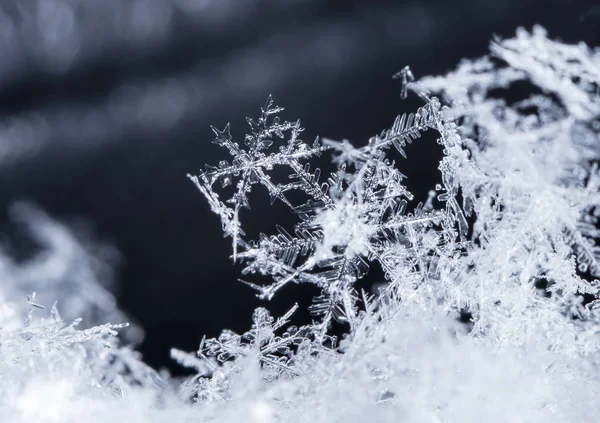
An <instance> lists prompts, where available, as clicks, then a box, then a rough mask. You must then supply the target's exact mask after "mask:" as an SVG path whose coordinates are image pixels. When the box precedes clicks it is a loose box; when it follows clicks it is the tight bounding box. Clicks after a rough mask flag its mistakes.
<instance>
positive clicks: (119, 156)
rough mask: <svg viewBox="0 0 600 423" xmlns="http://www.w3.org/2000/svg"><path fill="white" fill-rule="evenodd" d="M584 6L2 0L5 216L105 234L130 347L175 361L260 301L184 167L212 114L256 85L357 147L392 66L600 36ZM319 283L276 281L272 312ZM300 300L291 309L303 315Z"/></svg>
mask: <svg viewBox="0 0 600 423" xmlns="http://www.w3.org/2000/svg"><path fill="white" fill-rule="evenodd" d="M595 4H597V3H593V2H588V3H584V2H574V1H551V0H541V1H523V0H504V1H499V0H465V1H462V2H442V1H440V2H433V1H374V0H371V1H368V0H363V1H316V0H315V1H310V0H270V1H269V0H156V1H152V0H127V1H126V0H110V1H107V0H87V1H85V2H83V1H69V0H44V1H31V2H22V1H19V0H7V1H4V2H3V3H2V5H0V184H2V185H1V186H2V189H1V190H0V223H1V224H2V225H5V224H6V221H7V220H6V219H7V215H6V212H5V211H6V210H7V208H8V206H9V204H10V203H12V202H13V201H15V200H19V199H27V200H31V201H33V202H35V203H37V204H39V205H40V206H41V207H42V208H44V209H45V210H46V211H47V212H48V213H49V214H50V215H52V216H54V217H57V218H58V219H59V220H62V221H65V222H69V221H70V220H71V219H73V218H74V217H76V216H83V217H85V218H87V219H89V220H90V221H91V222H93V223H94V224H95V230H96V233H98V234H99V236H100V238H101V239H103V240H107V241H110V242H112V243H114V244H115V245H116V247H117V248H118V249H119V251H120V252H121V254H122V257H123V260H122V263H121V266H120V268H119V272H118V276H119V281H120V283H119V291H118V292H117V295H118V298H119V302H120V304H121V306H122V307H123V308H124V309H125V310H126V311H127V312H128V313H129V314H130V315H132V316H133V317H134V318H135V319H137V321H138V322H139V323H140V324H141V325H142V327H143V328H144V329H145V330H146V340H145V342H144V343H143V344H142V345H141V347H140V349H141V351H142V352H143V354H144V356H145V357H146V359H147V361H148V362H149V363H151V364H152V365H154V366H157V367H160V366H165V365H168V366H171V365H170V364H169V359H168V351H169V348H170V347H171V346H175V347H178V348H182V349H186V350H194V349H195V348H197V345H198V342H199V340H200V338H201V336H202V335H203V334H206V335H208V336H216V335H218V333H219V332H220V330H221V329H223V328H229V329H233V330H236V331H244V330H246V329H247V328H248V327H249V325H250V316H251V313H252V310H253V309H254V308H255V307H256V306H258V305H260V304H263V303H262V302H261V301H259V300H258V299H256V298H254V296H253V295H254V294H253V292H252V290H251V289H250V288H248V287H247V286H245V285H243V284H241V283H239V282H237V279H238V277H239V276H240V275H239V270H240V267H239V266H233V265H232V262H231V260H230V259H229V254H230V250H231V246H230V241H229V240H227V239H223V238H222V236H221V230H220V229H221V228H220V222H219V219H218V217H217V216H216V215H213V214H211V213H210V211H209V209H208V206H207V203H206V201H205V200H204V198H203V197H202V196H201V194H200V193H199V192H198V191H197V190H196V189H195V187H194V186H193V185H192V184H191V183H190V182H189V181H188V180H187V178H186V177H185V175H186V174H187V173H194V172H196V171H197V170H198V169H200V168H203V167H204V164H206V163H210V164H217V163H218V161H219V160H222V159H229V158H228V157H227V155H226V152H225V151H219V148H218V147H217V146H215V145H213V144H211V142H210V141H211V139H212V133H211V131H210V129H209V125H210V124H214V125H215V126H217V127H223V126H224V125H225V124H226V123H227V122H231V124H232V132H233V134H234V135H237V136H238V137H241V136H243V134H244V131H245V121H244V117H245V116H256V115H257V114H258V112H259V107H260V106H262V105H263V104H264V101H265V99H266V98H267V95H268V94H273V96H274V98H275V100H276V101H277V103H278V104H280V105H282V106H285V107H286V111H285V112H284V113H283V117H284V118H287V119H290V120H292V119H296V118H301V119H302V122H303V126H304V127H305V128H306V131H305V133H304V135H305V139H312V138H314V137H315V136H317V135H322V136H326V137H329V138H333V139H343V138H347V139H349V140H350V141H352V142H354V143H363V142H365V141H366V139H367V138H368V137H369V136H371V135H374V134H375V133H377V132H379V131H380V130H382V129H384V128H386V127H389V126H390V125H391V123H392V122H393V120H394V118H395V116H396V114H398V113H400V112H405V111H411V110H414V108H416V107H417V106H419V102H418V100H417V99H414V98H412V99H409V100H406V101H401V100H400V97H399V88H400V85H399V83H398V81H394V80H393V79H392V75H393V74H394V73H396V72H397V71H399V70H400V69H401V68H402V67H404V66H405V65H410V66H411V68H412V70H413V72H414V73H415V75H416V76H417V77H419V76H423V75H427V74H440V73H444V72H446V71H448V70H450V69H452V68H454V67H455V65H456V64H457V63H458V62H459V60H460V59H461V58H463V57H477V56H481V55H483V54H485V53H486V52H487V48H488V44H489V41H490V39H491V38H492V36H493V35H494V34H497V35H500V36H502V37H510V36H512V35H513V34H514V32H515V29H516V28H517V27H518V26H524V27H526V28H528V29H531V27H532V26H533V25H534V24H536V23H539V24H542V25H543V26H545V27H546V28H547V29H548V31H549V35H550V36H551V37H552V38H555V37H558V38H562V39H563V40H566V41H569V42H577V41H580V40H583V41H585V42H587V43H588V44H590V45H598V44H599V43H598V38H599V35H600V8H599V7H598V6H597V5H595ZM437 147H438V146H437V145H436V144H435V142H433V141H432V140H428V139H425V140H423V141H422V142H420V143H418V144H417V145H413V146H411V147H410V149H409V150H408V154H409V159H407V160H404V161H403V162H402V164H401V165H402V170H403V172H404V173H406V174H407V175H408V176H409V182H408V185H409V188H411V189H413V191H414V192H415V194H416V198H417V199H418V200H423V199H424V198H425V196H426V193H427V190H428V189H429V188H431V187H432V186H433V184H435V182H436V179H435V176H436V175H437V173H436V168H437V160H438V159H439V157H440V151H438V148H437ZM261 198H262V197H260V196H259V197H258V199H257V201H258V202H259V203H258V204H256V206H255V207H254V208H253V211H252V213H250V214H247V215H246V216H247V217H246V216H245V219H244V220H245V221H246V222H247V223H248V225H249V227H250V230H251V232H252V231H254V232H257V231H259V230H264V231H267V232H268V233H269V232H271V233H272V231H273V225H272V222H275V221H282V222H284V223H287V224H290V223H292V221H291V220H290V219H289V218H288V217H287V216H280V211H281V210H282V209H278V208H277V207H275V208H273V209H269V208H268V207H265V206H264V205H263V206H261V205H260V201H261ZM315 294H316V292H315V290H313V289H312V288H310V287H304V286H301V287H290V288H289V289H286V290H283V292H282V293H281V295H280V296H279V297H277V298H276V299H275V300H274V301H273V302H272V304H270V305H269V308H270V309H271V310H272V311H273V313H274V314H276V315H277V314H281V313H282V312H284V311H285V310H286V309H288V308H289V307H291V305H292V304H293V303H294V302H295V301H298V302H299V303H300V304H301V306H303V308H305V307H306V305H307V304H308V303H309V302H310V299H311V297H312V296H313V295H315ZM306 318H307V317H306V314H305V313H304V312H299V313H298V316H297V319H299V320H300V321H302V319H306Z"/></svg>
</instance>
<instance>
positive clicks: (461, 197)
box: [0, 27, 600, 423]
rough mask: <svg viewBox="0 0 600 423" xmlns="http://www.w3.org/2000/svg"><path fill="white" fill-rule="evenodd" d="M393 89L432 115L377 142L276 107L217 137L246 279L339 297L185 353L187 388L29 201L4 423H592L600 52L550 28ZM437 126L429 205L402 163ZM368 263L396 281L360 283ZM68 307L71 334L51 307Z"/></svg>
mask: <svg viewBox="0 0 600 423" xmlns="http://www.w3.org/2000/svg"><path fill="white" fill-rule="evenodd" d="M397 77H398V78H400V79H401V80H402V82H403V84H404V86H403V89H402V93H401V95H402V97H406V96H407V95H418V96H419V97H420V98H421V99H422V100H423V106H422V107H421V108H420V109H418V110H417V111H415V112H414V113H413V114H407V115H401V116H399V117H398V118H397V119H396V120H395V121H394V122H393V124H392V126H391V127H390V129H387V130H384V131H383V132H381V133H380V134H379V135H376V136H374V137H372V138H371V139H369V140H368V142H367V143H366V144H365V145H363V146H358V147H355V146H353V145H351V144H350V143H349V142H348V141H345V140H343V141H334V140H327V139H325V140H316V141H314V142H311V143H309V142H306V141H304V140H303V139H302V138H301V134H302V131H303V128H302V127H301V124H300V121H286V120H283V119H282V118H281V117H280V115H281V114H282V112H283V109H282V108H281V107H278V106H276V105H275V103H274V101H273V100H272V99H271V98H269V99H268V101H267V103H266V104H265V106H264V107H263V108H262V110H261V113H260V115H259V117H258V118H257V119H247V122H248V124H249V127H250V131H249V133H248V134H247V135H246V136H245V138H244V139H243V140H241V141H237V140H235V139H234V138H233V137H232V135H231V132H230V127H229V125H227V126H226V127H225V128H224V129H222V130H221V129H217V128H213V132H214V135H215V138H214V141H213V142H214V143H216V144H218V145H219V146H221V147H223V148H224V149H225V150H226V151H227V153H229V155H230V156H231V158H230V160H229V161H225V160H223V161H221V162H220V163H218V165H217V166H207V167H206V170H205V171H203V172H200V173H199V174H198V175H196V176H190V179H191V180H192V181H193V183H194V184H195V185H196V186H197V187H198V189H199V190H200V192H201V193H202V194H203V195H204V196H205V197H206V199H207V200H208V203H209V205H210V207H211V208H212V210H213V211H214V212H215V213H216V214H218V215H219V217H220V219H221V224H222V227H223V232H224V234H225V235H226V236H228V237H230V238H231V241H232V258H233V260H234V261H238V262H242V263H243V264H244V270H243V273H244V275H246V276H245V279H251V280H250V281H246V283H247V284H249V285H250V286H252V287H253V288H255V289H256V291H257V294H258V295H259V296H260V297H262V298H266V299H270V298H273V297H274V296H275V295H277V292H278V290H280V289H281V288H282V287H284V286H285V285H287V284H292V283H303V284H304V283H308V284H314V285H316V286H317V287H318V288H319V289H320V291H321V293H320V295H319V296H318V297H316V298H315V299H314V302H313V304H312V305H311V307H310V311H311V313H312V315H313V322H312V323H311V324H308V325H305V326H302V327H294V326H291V325H290V318H291V316H292V315H293V313H294V311H295V310H296V308H297V306H294V307H292V309H291V310H290V311H289V312H288V313H286V314H285V315H283V316H281V317H278V318H277V317H273V316H271V315H270V313H269V311H268V310H266V309H264V308H259V309H257V310H256V311H255V312H254V314H253V316H252V324H251V327H250V329H249V330H248V332H246V333H245V334H241V335H240V334H237V333H234V332H232V331H228V330H225V331H223V333H222V334H221V336H219V337H218V338H217V339H202V341H201V342H200V346H199V348H198V351H197V352H195V353H187V352H183V351H179V350H172V357H173V359H175V360H176V361H177V362H179V363H180V364H181V365H183V366H185V367H188V368H190V369H192V370H193V371H194V372H195V373H196V375H195V376H193V377H191V378H189V379H188V380H185V381H183V382H181V381H178V380H176V379H173V378H170V377H169V376H168V375H166V374H158V373H157V372H155V371H154V370H152V369H150V368H149V367H148V366H146V365H144V364H143V362H142V361H140V358H139V356H138V355H137V354H136V353H135V352H134V351H133V349H132V348H131V347H128V346H123V345H122V344H121V343H120V342H119V340H118V338H116V337H115V335H116V333H117V331H118V330H119V329H120V328H121V327H122V326H123V325H121V324H119V322H120V321H122V320H120V319H121V318H124V317H125V316H123V315H119V314H118V313H119V312H118V310H116V307H114V301H113V300H112V299H111V296H110V294H109V291H107V290H106V288H104V287H103V285H102V281H100V280H98V278H97V275H98V274H97V273H95V272H94V269H96V270H97V269H98V268H99V266H98V265H93V263H97V262H98V261H97V260H100V263H105V262H104V261H102V259H98V258H97V257H94V256H93V254H90V251H89V249H86V248H85V246H83V245H82V244H81V243H79V242H78V241H77V240H76V238H74V237H73V236H72V235H71V234H70V232H69V231H68V230H67V229H65V228H64V227H62V226H61V225H59V224H58V223H56V222H53V221H52V220H51V219H50V218H48V217H47V216H45V215H44V214H43V213H41V212H40V211H37V210H35V209H31V208H26V209H25V210H26V211H27V213H26V214H25V216H27V222H28V224H29V226H30V227H31V230H32V231H33V232H32V233H33V235H34V237H35V238H36V239H37V240H38V241H39V242H40V243H41V244H42V245H44V246H45V247H46V248H47V252H46V254H45V255H43V256H40V257H36V258H34V259H32V260H30V261H26V262H24V263H17V262H15V261H14V260H12V259H10V258H9V256H8V254H4V255H3V256H2V257H0V260H1V261H0V262H1V264H2V267H1V269H0V271H2V274H3V276H4V279H5V280H6V281H8V283H4V284H3V285H2V288H1V290H0V294H1V295H2V297H1V298H2V303H1V304H0V307H1V308H0V311H1V312H0V322H1V326H2V329H1V330H0V379H1V380H2V383H1V384H0V419H1V420H2V421H11V422H20V421H23V422H24V421H28V422H31V421H40V422H54V421H56V422H75V421H88V422H105V421H110V419H116V420H117V421H132V422H137V421H139V422H164V421H166V420H167V419H169V420H170V421H177V422H188V421H189V422H192V421H194V422H198V421H224V422H229V421H231V422H234V421H235V422H237V421H241V420H244V421H250V422H261V423H267V422H313V423H316V422H342V421H346V422H363V421H377V422H398V421H407V422H413V421H419V422H420V421H422V422H480V421H488V422H505V421H512V422H592V421H596V420H597V416H598V412H599V411H600V405H598V402H597V392H598V390H599V389H600V368H599V366H600V362H599V358H600V326H599V324H600V315H599V311H600V299H599V298H598V296H599V293H600V282H599V281H598V280H597V279H595V278H597V277H600V262H599V260H600V246H598V245H597V241H598V238H599V236H600V232H599V229H598V218H599V217H600V172H599V170H598V161H599V158H600V51H599V50H593V49H591V48H589V47H587V46H585V45H583V44H579V45H565V44H563V43H559V42H555V41H552V40H550V39H548V38H547V36H546V33H545V31H544V30H543V29H542V28H539V27H536V28H534V29H533V31H532V32H528V31H526V30H522V29H521V30H519V31H518V32H517V35H516V37H515V38H513V39H509V40H496V41H494V42H493V43H492V45H491V54H490V55H489V56H486V57H483V58H480V59H477V60H465V61H463V62H461V64H460V65H459V66H458V68H457V69H456V70H455V71H453V72H451V73H449V74H448V75H446V76H441V77H426V78H422V79H420V80H418V81H415V79H414V76H413V75H412V72H411V71H410V69H409V68H405V69H403V70H402V71H401V72H400V73H399V74H398V75H397ZM514 97H518V98H516V99H515V98H514ZM425 132H428V133H429V132H430V133H434V134H435V136H436V137H437V140H438V143H439V144H440V148H442V149H443V158H442V160H441V162H440V164H439V170H440V176H441V177H440V184H438V185H437V186H435V187H432V190H431V191H430V194H429V197H428V198H427V199H423V200H424V201H423V202H418V201H417V200H416V199H415V198H414V196H413V194H411V192H410V191H409V190H408V189H407V187H406V186H405V184H404V181H405V179H406V177H405V175H404V174H402V160H404V158H401V157H400V156H402V157H406V154H407V144H409V143H412V142H426V141H425V140H420V139H419V138H420V137H421V135H422V134H423V133H425ZM324 154H325V155H327V154H331V155H332V160H333V164H334V165H335V170H334V171H333V172H331V173H329V174H328V175H321V173H322V172H321V171H320V170H319V169H316V168H314V166H313V168H312V169H311V161H312V160H313V159H314V158H315V157H317V156H320V155H324ZM281 170H284V171H285V172H287V173H286V178H285V180H284V181H283V182H278V181H279V180H280V179H281V178H279V177H276V175H275V173H276V172H280V171H281ZM280 174H281V173H277V175H280ZM254 189H264V190H266V192H267V193H268V194H269V196H270V198H271V201H272V202H281V203H283V204H285V205H286V206H287V207H288V208H289V209H290V211H291V212H293V213H295V215H296V216H297V223H296V225H295V226H294V227H292V228H283V227H280V226H277V227H276V228H274V233H273V234H271V235H266V234H261V235H260V236H259V237H258V239H256V240H251V239H248V237H247V235H246V233H245V231H244V229H243V224H244V216H247V213H251V212H252V211H251V210H249V209H250V206H251V203H252V195H251V194H252V192H253V190H254ZM300 197H303V198H304V201H300V202H297V199H298V198H300ZM18 207H26V206H23V205H20V206H18ZM100 267H102V266H100ZM371 268H381V269H382V270H383V272H384V274H385V278H386V283H385V284H383V285H381V286H380V287H379V289H378V290H377V291H375V292H372V293H370V292H369V293H368V292H364V291H362V290H359V289H357V288H356V284H357V282H358V281H360V280H361V279H363V278H364V277H365V275H366V274H367V273H368V272H369V270H370V269H371ZM261 276H262V279H260V277H261ZM39 280H44V281H45V283H40V282H37V281H39ZM265 280H266V282H265ZM33 291H37V292H38V295H40V297H38V298H36V296H35V294H32V292H33ZM50 295H52V296H55V297H56V299H57V300H58V301H59V308H61V310H62V308H63V307H62V306H61V304H64V314H65V316H67V315H68V316H69V317H68V319H66V320H63V318H61V317H60V315H59V313H58V309H57V307H56V306H54V307H48V309H49V310H48V309H46V310H43V309H41V308H42V307H43V306H44V304H42V302H40V301H39V298H41V296H43V297H44V298H48V297H49V296H50ZM88 314H89V315H88ZM98 315H100V316H102V317H104V318H106V319H107V320H110V321H115V322H117V324H99V325H98V326H92V327H91V328H89V329H79V328H78V326H77V325H78V323H79V320H78V319H76V320H74V321H73V320H72V319H73V318H74V317H75V316H77V317H79V316H81V317H86V318H88V319H90V322H91V323H93V324H98V323H99V322H100V321H99V320H98ZM459 316H463V317H467V318H468V319H465V318H463V319H462V320H463V321H464V320H468V321H467V322H461V321H459V319H458V317H459ZM115 319H116V320H115ZM72 321H73V323H71V322H72ZM334 325H338V326H341V327H343V328H344V330H345V333H346V335H345V336H344V337H343V339H341V340H338V339H336V338H335V337H333V336H332V332H331V329H332V327H333V326H334Z"/></svg>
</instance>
